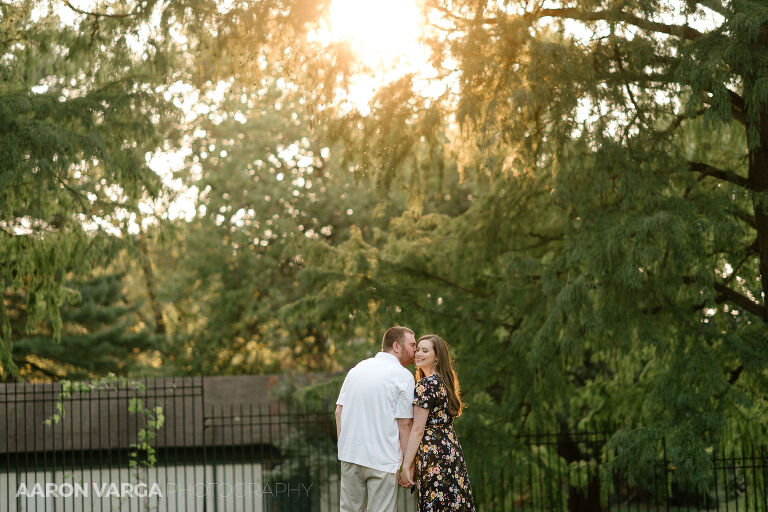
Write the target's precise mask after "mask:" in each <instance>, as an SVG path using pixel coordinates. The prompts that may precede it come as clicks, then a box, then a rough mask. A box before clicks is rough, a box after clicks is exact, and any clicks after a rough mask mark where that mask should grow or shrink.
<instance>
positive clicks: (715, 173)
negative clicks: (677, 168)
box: [688, 162, 749, 188]
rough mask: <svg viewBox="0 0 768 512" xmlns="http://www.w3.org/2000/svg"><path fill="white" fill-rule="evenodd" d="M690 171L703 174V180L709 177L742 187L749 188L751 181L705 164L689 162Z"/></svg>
mask: <svg viewBox="0 0 768 512" xmlns="http://www.w3.org/2000/svg"><path fill="white" fill-rule="evenodd" d="M688 169H689V170H690V171H691V172H697V173H699V174H701V179H703V178H706V177H707V176H711V177H713V178H718V179H721V180H724V181H728V182H730V183H733V184H734V185H738V186H740V187H744V188H749V180H747V178H744V177H743V176H739V175H738V174H736V173H735V172H733V171H725V170H722V169H718V168H716V167H713V166H711V165H709V164H705V163H703V162H688Z"/></svg>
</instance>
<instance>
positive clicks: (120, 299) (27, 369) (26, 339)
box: [6, 274, 159, 380]
mask: <svg viewBox="0 0 768 512" xmlns="http://www.w3.org/2000/svg"><path fill="white" fill-rule="evenodd" d="M122 277H123V276H121V275H119V274H104V275H101V276H98V277H94V278H90V279H89V280H88V281H86V282H81V283H67V286H68V287H70V288H72V289H74V290H77V292H78V295H79V297H80V300H79V302H78V303H77V304H65V305H64V307H63V308H62V310H61V317H62V328H61V332H62V335H61V341H60V342H58V343H54V342H53V340H52V337H53V332H52V329H51V328H50V325H48V326H46V327H45V328H42V329H39V330H38V331H36V332H34V333H26V332H25V331H24V326H25V324H26V319H25V318H24V314H25V312H24V307H23V300H22V299H21V297H18V296H17V297H6V303H7V304H11V305H12V307H10V308H9V316H10V317H11V319H12V322H11V325H12V326H13V337H14V339H15V340H16V341H15V343H14V345H13V359H14V364H15V365H16V366H17V368H19V369H20V377H21V378H23V379H24V380H32V379H34V378H43V379H51V378H52V379H56V380H58V379H61V378H67V379H70V380H72V379H74V380H84V379H89V378H94V377H103V376H106V375H108V374H110V373H113V374H122V375H125V374H126V373H130V372H131V371H132V370H138V369H139V367H140V363H139V361H138V360H137V358H138V356H139V354H142V353H146V352H147V351H150V350H153V349H157V348H159V347H158V343H157V341H158V338H157V337H155V336H153V335H152V333H150V332H148V331H147V330H145V329H142V328H141V326H140V325H137V323H136V321H135V319H134V313H135V311H136V308H137V305H129V304H127V303H126V301H125V296H124V292H123V283H122Z"/></svg>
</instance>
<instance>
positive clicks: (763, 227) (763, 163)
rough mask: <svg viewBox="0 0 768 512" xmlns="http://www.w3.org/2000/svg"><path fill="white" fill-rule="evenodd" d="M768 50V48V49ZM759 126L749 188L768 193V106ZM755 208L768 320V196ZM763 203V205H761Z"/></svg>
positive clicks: (750, 168) (762, 112) (763, 298)
mask: <svg viewBox="0 0 768 512" xmlns="http://www.w3.org/2000/svg"><path fill="white" fill-rule="evenodd" d="M767 51H768V50H767ZM758 121H759V122H758V125H757V126H756V127H754V128H757V130H758V131H759V141H757V142H758V144H757V147H755V148H754V149H751V150H750V151H749V188H750V189H751V190H752V192H753V193H758V194H763V195H768V107H766V106H762V108H761V111H760V114H759V120H758ZM751 127H753V126H751V125H750V124H747V138H748V140H749V143H750V144H749V145H750V146H755V145H756V144H754V143H753V142H755V141H753V140H752V139H751V138H750V132H754V130H750V128H751ZM752 203H753V207H754V209H755V224H756V226H757V248H758V252H759V254H760V280H761V285H762V289H763V297H762V300H761V298H760V297H756V299H757V300H758V301H760V302H761V303H762V305H763V320H764V321H766V322H768V307H766V299H768V197H764V198H759V197H758V198H757V199H754V200H753V202H752ZM761 203H762V206H761Z"/></svg>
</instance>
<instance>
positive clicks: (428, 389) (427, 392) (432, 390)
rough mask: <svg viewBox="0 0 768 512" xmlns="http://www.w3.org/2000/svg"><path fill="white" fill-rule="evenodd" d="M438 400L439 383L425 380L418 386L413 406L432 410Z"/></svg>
mask: <svg viewBox="0 0 768 512" xmlns="http://www.w3.org/2000/svg"><path fill="white" fill-rule="evenodd" d="M436 398H437V383H436V382H435V381H434V379H428V378H423V379H421V380H420V381H419V382H418V383H417V384H416V390H415V396H414V398H413V405H418V406H419V407H423V408H424V409H432V406H433V405H435V399H436Z"/></svg>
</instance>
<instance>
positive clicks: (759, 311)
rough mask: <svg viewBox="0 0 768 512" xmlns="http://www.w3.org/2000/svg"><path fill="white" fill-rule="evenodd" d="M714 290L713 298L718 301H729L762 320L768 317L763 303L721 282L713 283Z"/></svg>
mask: <svg viewBox="0 0 768 512" xmlns="http://www.w3.org/2000/svg"><path fill="white" fill-rule="evenodd" d="M715 290H717V298H716V299H715V300H716V301H717V302H718V303H723V302H731V303H733V304H734V305H736V306H738V307H740V308H742V309H744V310H746V311H749V312H750V313H752V314H753V315H755V316H759V317H760V318H762V319H763V320H766V319H768V315H766V308H765V307H764V306H763V305H761V304H759V303H757V302H754V301H753V300H751V299H750V298H749V297H747V296H745V295H742V294H741V293H739V292H737V291H736V290H733V289H731V288H728V287H727V286H725V285H724V284H721V283H715Z"/></svg>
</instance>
